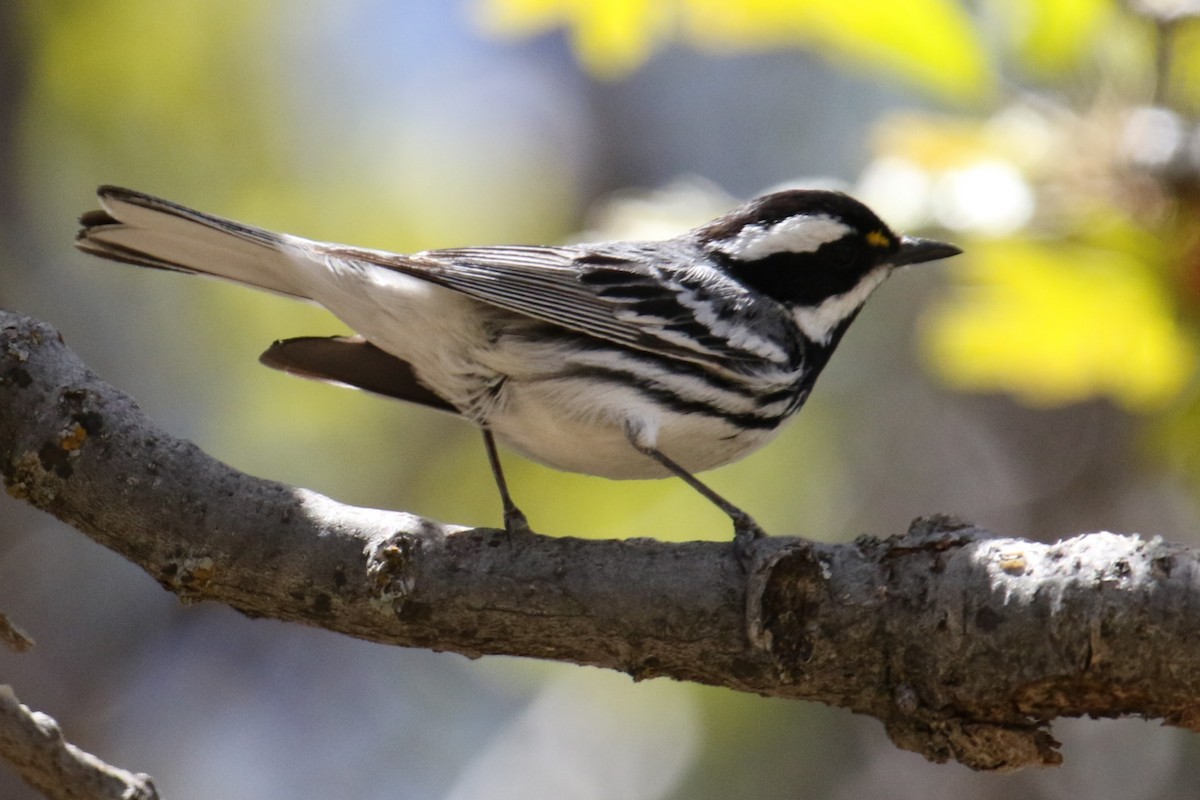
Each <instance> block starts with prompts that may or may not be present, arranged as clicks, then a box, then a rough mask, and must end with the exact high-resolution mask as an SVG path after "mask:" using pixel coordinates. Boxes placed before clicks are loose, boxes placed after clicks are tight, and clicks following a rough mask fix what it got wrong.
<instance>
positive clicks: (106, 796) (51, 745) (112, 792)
mask: <svg viewBox="0 0 1200 800" xmlns="http://www.w3.org/2000/svg"><path fill="white" fill-rule="evenodd" d="M0 757H3V758H4V759H5V760H6V761H8V763H10V764H12V765H13V767H14V768H15V769H16V770H17V772H18V773H19V774H20V776H21V777H22V778H24V779H25V782H26V783H28V784H29V785H30V786H32V787H34V788H35V789H37V790H38V791H39V792H41V793H42V794H43V795H44V796H46V797H48V798H51V800H158V792H157V791H156V790H155V788H154V782H153V781H152V780H151V779H150V776H149V775H144V774H140V773H139V774H134V773H132V772H126V771H125V770H123V769H119V768H117V767H113V766H110V765H109V764H105V763H104V762H103V761H101V760H100V759H98V758H96V757H95V756H94V755H92V754H91V753H85V752H84V751H82V750H80V749H79V748H78V747H76V746H75V745H73V744H71V743H70V742H67V741H66V740H64V739H63V734H62V731H61V730H60V729H59V727H58V723H57V722H55V721H54V720H53V719H51V718H50V717H48V716H46V715H45V714H43V713H41V712H39V711H30V710H29V708H28V707H27V706H24V705H22V704H21V703H20V701H18V700H17V696H16V695H15V694H13V691H12V687H10V686H0Z"/></svg>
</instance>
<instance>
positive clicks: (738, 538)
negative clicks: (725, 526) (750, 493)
mask: <svg viewBox="0 0 1200 800" xmlns="http://www.w3.org/2000/svg"><path fill="white" fill-rule="evenodd" d="M730 516H731V517H732V518H733V552H734V555H735V556H737V560H738V564H740V565H741V567H742V569H743V570H744V571H746V572H749V571H750V566H751V564H752V563H753V562H754V544H755V542H757V541H758V540H759V539H761V538H763V537H764V536H766V535H767V534H766V531H764V530H763V529H762V528H761V527H759V524H758V523H757V522H755V521H754V518H753V517H751V516H750V515H749V514H747V513H746V512H744V511H739V512H738V513H737V514H731V515H730Z"/></svg>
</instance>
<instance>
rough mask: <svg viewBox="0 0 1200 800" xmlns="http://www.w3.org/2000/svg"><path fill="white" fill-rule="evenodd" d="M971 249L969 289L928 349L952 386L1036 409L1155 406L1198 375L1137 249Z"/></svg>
mask: <svg viewBox="0 0 1200 800" xmlns="http://www.w3.org/2000/svg"><path fill="white" fill-rule="evenodd" d="M969 252H970V258H969V260H964V262H963V263H962V264H961V266H960V268H959V275H958V277H959V278H960V279H961V280H962V281H963V285H962V287H961V288H960V289H959V290H958V291H956V292H954V293H953V294H952V296H951V297H950V298H948V299H947V300H946V301H945V302H944V303H942V304H941V305H940V306H938V307H937V308H935V309H934V310H933V311H932V313H931V315H930V316H929V318H928V319H927V320H926V321H927V326H926V331H925V333H926V336H925V345H926V351H927V354H928V355H929V357H930V359H931V360H932V363H933V365H934V367H935V369H936V370H937V371H938V372H939V373H941V375H942V376H943V377H944V379H945V380H946V381H947V382H948V383H950V384H952V385H955V386H958V387H960V388H963V389H969V390H977V391H1005V392H1009V393H1012V394H1014V395H1016V396H1017V397H1018V398H1019V399H1021V400H1023V401H1024V402H1027V403H1029V404H1031V405H1040V406H1051V405H1062V404H1066V403H1072V402H1077V401H1080V400H1084V399H1087V398H1091V397H1096V396H1108V397H1111V398H1112V399H1114V400H1115V401H1116V402H1118V403H1120V404H1122V405H1124V406H1126V407H1127V408H1129V409H1131V410H1147V409H1151V408H1154V407H1156V406H1161V405H1162V404H1164V403H1166V402H1168V401H1170V400H1171V399H1173V398H1174V397H1176V396H1177V395H1178V393H1179V392H1180V391H1181V390H1182V388H1183V387H1184V384H1185V383H1186V382H1187V380H1188V379H1189V377H1190V376H1191V375H1192V374H1193V373H1194V371H1195V368H1196V346H1195V343H1194V342H1193V341H1192V339H1191V338H1190V337H1188V336H1187V335H1186V334H1185V332H1184V331H1183V330H1182V328H1181V327H1180V326H1179V325H1178V324H1177V322H1176V320H1175V317H1174V313H1173V308H1172V304H1171V302H1170V300H1169V298H1168V297H1167V296H1166V294H1165V292H1164V291H1163V286H1162V284H1161V282H1160V281H1159V280H1157V278H1156V276H1155V275H1154V274H1153V272H1152V271H1151V270H1150V269H1149V268H1148V267H1147V266H1146V265H1145V264H1143V263H1142V262H1140V261H1138V260H1136V259H1134V258H1133V257H1132V256H1129V255H1125V254H1122V253H1117V252H1115V251H1111V250H1104V249H1099V248H1092V247H1084V246H1079V245H1071V244H1062V243H1054V244H1050V243H1034V242H1020V241H1015V240H1008V241H1004V242H993V243H987V244H979V245H976V246H974V247H972V248H971V250H970V251H969Z"/></svg>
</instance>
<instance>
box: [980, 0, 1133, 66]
mask: <svg viewBox="0 0 1200 800" xmlns="http://www.w3.org/2000/svg"><path fill="white" fill-rule="evenodd" d="M990 7H991V8H992V9H993V10H994V11H995V12H996V13H997V14H998V15H1001V16H1003V17H1005V18H1006V19H1007V21H1008V28H1009V35H1010V38H1011V39H1012V42H1013V45H1014V47H1015V49H1016V51H1017V55H1018V57H1019V58H1020V59H1021V61H1022V62H1023V63H1024V64H1025V65H1026V66H1027V67H1029V68H1031V69H1033V70H1034V71H1036V72H1040V73H1047V74H1051V75H1053V74H1058V73H1061V72H1064V71H1066V70H1070V69H1076V68H1078V67H1080V66H1081V64H1082V62H1083V61H1084V60H1085V59H1086V58H1087V57H1088V56H1089V55H1092V54H1094V53H1095V51H1096V49H1097V47H1098V45H1099V44H1100V41H1099V40H1100V38H1101V34H1102V32H1103V30H1104V28H1105V26H1106V25H1108V24H1110V23H1111V22H1112V21H1113V20H1114V19H1115V18H1116V10H1117V9H1116V4H1115V3H1114V2H1113V0H994V1H993V2H992V3H991V4H990Z"/></svg>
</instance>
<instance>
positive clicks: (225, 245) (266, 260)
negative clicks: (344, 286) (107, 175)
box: [75, 186, 308, 299]
mask: <svg viewBox="0 0 1200 800" xmlns="http://www.w3.org/2000/svg"><path fill="white" fill-rule="evenodd" d="M98 195H99V197H100V205H101V209H100V210H96V211H89V212H87V213H85V214H84V215H83V216H82V217H80V219H79V223H80V225H81V228H80V230H79V233H78V234H77V235H76V237H75V246H76V247H78V248H79V249H80V250H82V251H84V252H86V253H91V254H93V255H97V256H100V257H102V258H107V259H110V260H113V261H122V262H125V263H127V264H136V265H138V266H142V267H152V268H155V269H165V270H173V271H176V272H191V273H199V274H202V275H212V276H215V277H218V278H225V279H227V280H231V281H236V282H238V283H244V284H248V285H250V286H255V287H258V288H260V289H266V290H268V291H272V292H277V293H280V294H285V295H290V296H292V297H299V298H303V299H308V294H307V293H306V291H305V288H304V285H303V279H304V274H303V270H301V269H298V264H297V263H296V259H295V256H296V255H297V253H298V248H297V247H296V246H295V244H289V242H288V239H287V238H285V237H283V236H281V235H280V234H277V233H272V232H270V231H267V230H263V229H262V228H255V227H253V226H250V225H244V224H242V223H240V222H234V221H233V220H228V219H224V218H222V217H217V216H213V215H211V214H205V213H203V212H200V211H196V210H194V209H190V208H187V207H186V206H181V205H178V204H177V203H172V202H170V201H169V200H163V199H160V198H158V197H153V196H152V195H148V194H143V193H141V192H135V191H133V190H131V189H122V188H119V187H116V186H102V187H100V189H99V191H98ZM292 241H293V242H299V241H300V240H294V239H293V240H292Z"/></svg>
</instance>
